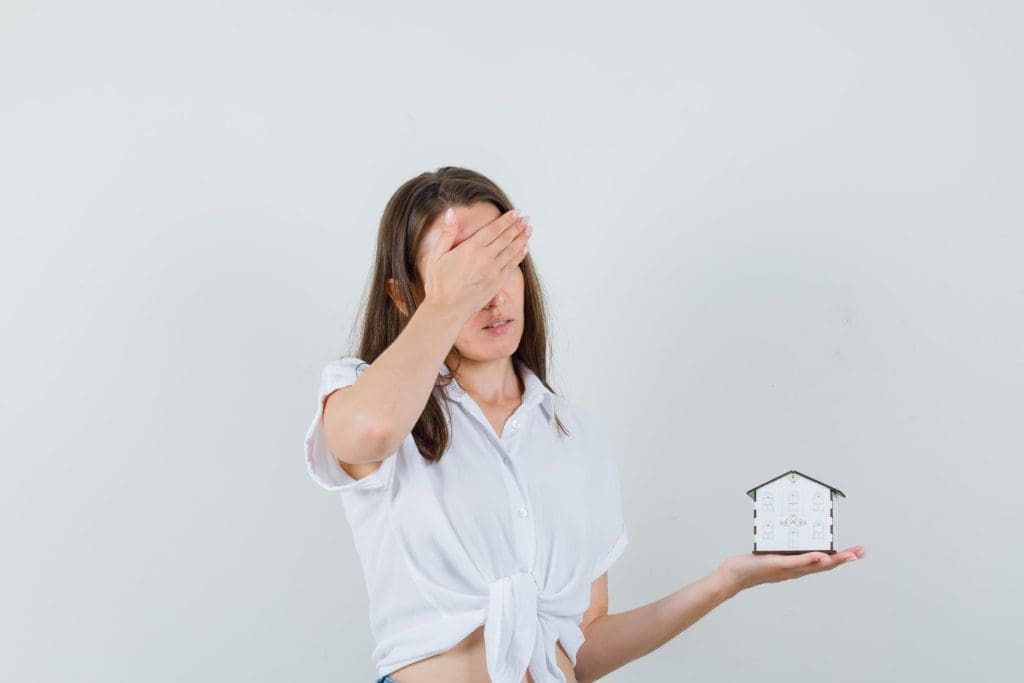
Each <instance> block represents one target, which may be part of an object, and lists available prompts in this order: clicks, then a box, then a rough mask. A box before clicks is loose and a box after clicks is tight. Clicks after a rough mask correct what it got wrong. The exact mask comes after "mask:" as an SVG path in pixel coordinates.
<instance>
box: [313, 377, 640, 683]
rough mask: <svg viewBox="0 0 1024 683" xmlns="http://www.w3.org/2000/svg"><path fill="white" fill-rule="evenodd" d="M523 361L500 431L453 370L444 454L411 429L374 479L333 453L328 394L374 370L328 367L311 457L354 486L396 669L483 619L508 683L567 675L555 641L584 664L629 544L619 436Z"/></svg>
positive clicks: (382, 649)
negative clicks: (420, 442)
mask: <svg viewBox="0 0 1024 683" xmlns="http://www.w3.org/2000/svg"><path fill="white" fill-rule="evenodd" d="M513 360H514V363H515V368H516V371H517V372H518V373H519V376H520V378H521V379H522V381H523V387H524V392H523V396H522V401H521V404H520V405H519V407H518V408H517V409H516V410H515V411H514V412H513V413H512V415H510V416H509V417H508V419H507V420H506V422H505V423H504V425H503V427H502V429H501V431H500V432H498V431H497V430H496V429H495V428H494V426H493V425H492V424H491V423H490V421H489V420H488V419H487V417H486V415H485V414H484V413H483V411H482V410H481V408H480V406H479V405H478V404H477V403H476V401H474V399H473V398H472V396H470V395H469V394H468V393H467V392H466V391H465V390H464V389H463V388H462V387H460V386H459V385H458V382H457V381H456V380H455V379H454V377H453V378H452V381H451V383H450V384H449V385H447V386H446V387H444V388H443V389H442V390H441V391H440V393H441V395H442V397H443V400H442V404H443V407H444V408H445V412H446V414H447V416H448V417H449V418H450V421H449V438H450V441H449V444H448V447H447V448H446V450H445V451H444V454H443V455H442V457H441V459H440V460H438V461H437V462H435V463H430V462H428V461H427V460H426V459H425V458H423V456H422V455H421V454H420V453H419V450H418V449H417V448H416V445H415V442H414V440H413V438H412V434H411V433H410V434H408V435H407V436H406V437H405V439H404V441H403V442H402V444H401V446H400V447H399V448H398V450H397V451H395V452H394V453H392V454H390V455H388V456H387V457H385V458H384V459H383V460H382V461H381V465H380V467H379V468H378V469H377V470H376V471H374V472H373V473H372V474H370V475H367V476H364V477H360V478H359V479H355V478H353V477H351V476H350V475H349V474H348V473H347V472H346V471H345V470H344V469H342V468H341V466H340V464H339V462H338V460H339V458H340V459H341V460H344V454H337V456H336V455H335V454H333V453H331V452H330V450H329V449H328V448H327V445H326V440H325V437H324V425H323V402H324V400H325V399H326V398H327V396H329V395H330V393H332V392H333V391H334V390H336V389H339V388H343V387H346V386H350V385H352V384H354V383H355V382H356V381H357V380H358V378H359V376H361V375H362V373H363V372H365V371H366V370H367V369H368V368H369V367H370V366H369V364H368V363H366V362H365V361H362V360H361V359H358V358H354V357H345V358H341V359H338V360H335V361H332V362H330V363H328V364H327V366H326V367H325V368H324V370H323V373H322V375H321V381H320V390H319V398H318V403H317V410H316V414H315V416H314V419H313V422H312V423H311V424H310V426H309V429H308V430H307V433H306V440H305V452H306V465H307V469H308V471H309V474H310V475H311V476H312V478H313V479H314V481H316V482H317V483H318V484H319V485H320V486H322V487H323V488H325V489H327V490H328V491H331V492H334V493H337V494H338V495H339V496H340V499H341V502H342V506H343V509H344V514H345V517H346V519H347V521H348V523H349V526H350V527H351V529H352V537H353V541H354V543H355V548H356V552H357V554H358V555H359V558H360V562H361V565H362V569H363V575H364V578H365V582H366V586H367V591H368V596H369V622H370V628H371V630H372V632H373V635H374V639H375V641H376V643H377V645H376V647H375V648H374V651H373V655H372V658H373V661H374V663H375V665H376V667H377V671H378V674H379V675H381V676H383V675H386V674H389V673H392V672H394V671H397V670H398V669H401V668H402V667H404V666H407V665H409V664H412V663H414V662H416V661H419V660H421V659H425V658H427V657H430V656H433V655H436V654H439V653H441V652H445V651H447V650H449V649H451V648H452V647H454V646H455V645H457V644H458V643H459V642H460V641H461V640H462V639H464V638H465V637H466V636H467V635H469V634H470V633H471V632H472V631H474V630H475V629H476V628H478V627H479V626H480V625H481V624H482V625H483V636H484V649H485V652H486V658H487V671H488V674H489V675H490V677H491V680H493V681H495V683H522V680H523V678H524V676H525V673H526V671H527V670H529V671H530V673H531V675H532V677H533V679H534V681H535V683H565V676H564V675H563V673H562V671H561V669H559V667H558V658H557V651H556V643H560V644H561V646H562V649H564V650H565V652H566V654H567V655H568V657H569V659H570V661H571V662H572V665H573V666H574V667H575V666H576V653H577V652H578V650H579V648H580V646H581V645H582V644H583V642H584V640H585V634H584V632H583V631H582V630H581V629H580V623H581V621H582V618H583V613H584V612H585V611H586V609H587V607H588V606H589V603H590V592H591V584H592V583H593V582H594V581H595V580H596V579H598V578H599V577H600V576H601V575H602V574H603V573H604V572H606V571H607V570H608V568H609V567H610V566H611V565H612V564H613V563H614V562H615V560H616V559H617V558H618V557H619V556H620V555H621V554H622V552H623V550H624V549H625V547H626V545H627V543H628V536H627V533H626V527H625V522H624V518H623V514H622V501H621V496H620V491H619V478H618V469H617V466H616V464H615V459H614V457H613V455H612V452H611V448H610V440H609V438H608V432H607V431H606V430H605V428H604V426H603V425H602V424H601V422H600V421H599V420H598V419H596V417H595V416H594V415H593V414H592V413H590V412H589V411H588V410H586V409H585V408H583V407H582V406H580V405H578V404H576V403H574V402H571V401H568V400H567V399H565V398H564V397H562V396H559V395H556V394H554V393H552V392H551V391H550V390H548V388H547V387H546V386H545V385H544V383H543V382H542V381H541V380H540V378H539V377H537V376H536V374H535V373H533V371H532V370H531V369H530V368H528V367H527V366H526V365H525V364H523V363H521V362H520V361H518V360H517V359H513ZM439 373H440V374H443V375H449V374H450V372H449V369H448V366H447V365H446V364H444V363H442V364H441V366H440V368H439ZM556 414H557V416H558V418H559V420H560V421H561V422H562V423H563V424H564V425H565V426H566V428H567V430H568V431H569V435H565V434H563V433H561V432H560V431H559V430H558V428H557V423H556V422H555V419H554V418H555V416H556Z"/></svg>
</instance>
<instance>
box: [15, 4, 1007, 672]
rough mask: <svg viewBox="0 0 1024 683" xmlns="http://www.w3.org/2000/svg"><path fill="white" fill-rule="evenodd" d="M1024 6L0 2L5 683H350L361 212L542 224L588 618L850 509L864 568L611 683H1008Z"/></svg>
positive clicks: (725, 612) (366, 640) (842, 571)
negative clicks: (776, 486) (813, 502)
mask: <svg viewBox="0 0 1024 683" xmlns="http://www.w3.org/2000/svg"><path fill="white" fill-rule="evenodd" d="M1022 20H1024V10H1022V9H1021V6H1020V5H1019V4H1018V3H1013V2H977V1H972V2H941V3H939V2H893V1H892V0H888V1H886V2H858V3H852V2H851V3H822V2H775V3H763V2H721V1H718V2H713V3H712V2H706V3H682V4H680V3H652V2H630V3H618V4H595V3H582V2H579V3H572V4H565V3H553V4H536V5H534V4H530V3H503V4H485V3H479V2H477V3H470V2H466V3H447V2H430V3H426V2H420V3H402V4H394V3H391V4H379V5H373V4H372V3H359V4H358V5H357V4H356V3H346V2H326V1H323V2H306V1H302V0H287V1H284V0H282V1H279V2H267V1H261V2H252V1H250V2H209V1H205V2H194V1H193V2H185V1H180V0H179V1H177V2H162V3H153V2H147V3H139V2H128V1H124V2H109V1H105V0H98V1H97V2H91V3H70V2H68V3H50V2H21V1H13V0H3V2H2V3H0V100H2V106H0V212H2V213H0V228H2V237H3V240H2V248H0V297H2V301H0V329H2V332H3V334H2V343H3V348H2V351H3V353H2V354H0V363H2V386H3V392H2V396H3V398H2V400H3V405H2V408H3V410H2V411H0V414H2V417H0V420H2V435H0V438H2V442H0V448H2V459H0V605H2V608H0V642H2V643H3V645H2V651H3V652H2V655H0V679H3V680H5V681H18V682H19V683H20V682H29V681H46V682H50V681H54V682H56V681H75V682H76V683H92V682H96V683H100V682H102V683H111V682H113V681H148V682H150V683H162V682H171V681H173V682H178V681H218V682H221V681H247V682H248V681H259V682H263V681H266V682H285V681H300V680H301V681H307V682H310V683H312V682H314V681H323V682H327V681H345V682H348V681H353V682H355V683H359V682H366V683H368V682H369V681H371V680H373V679H374V678H375V675H376V672H375V671H374V669H373V666H372V662H371V660H370V652H371V650H372V648H373V645H374V643H373V640H372V637H371V634H370V631H369V626H368V621H367V601H366V592H365V585H364V582H363V577H362V574H361V569H360V566H359V562H358V558H357V556H356V555H355V553H354V550H353V546H352V538H351V532H350V530H349V528H348V526H347V522H346V520H345V518H344V516H343V509H342V506H341V501H340V499H339V498H338V497H337V496H336V495H334V494H330V493H328V492H325V491H323V490H321V489H319V488H317V487H316V485H315V484H314V483H313V481H312V480H311V479H309V478H308V476H307V473H306V469H305V464H304V462H303V457H302V447H301V442H302V437H303V436H304V433H305V431H306V428H307V426H308V425H309V422H310V420H311V419H312V417H313V413H314V410H315V401H316V397H315V393H316V388H317V383H318V379H319V373H320V370H321V368H322V367H323V365H324V364H325V363H327V362H329V361H330V360H331V359H333V358H336V357H338V356H340V355H343V354H345V353H348V352H349V351H351V350H352V348H353V346H354V343H355V341H356V340H355V337H354V334H353V330H354V329H355V325H356V322H357V318H356V316H357V313H358V309H359V305H360V302H361V300H362V298H363V297H364V296H365V294H366V287H367V281H368V277H369V273H370V266H371V263H372V257H373V250H374V240H375V237H376V230H377V225H378V221H379V219H380V215H381V211H382V210H383V208H384V205H385V203H386V201H387V200H388V198H389V197H390V196H391V194H392V193H393V192H394V191H395V189H397V187H398V186H399V185H400V184H401V183H402V182H404V181H405V180H407V179H408V178H410V177H412V176H414V175H416V174H418V173H420V172H422V171H426V170H432V169H435V168H437V167H440V166H445V165H457V166H465V167H468V168H472V169H474V170H477V171H480V172H482V173H484V174H485V175H488V176H489V177H491V178H492V179H494V180H495V181H496V182H497V183H498V184H499V185H501V186H502V187H503V188H504V189H505V190H506V191H507V192H508V193H509V195H510V196H511V198H512V200H513V202H514V203H515V204H516V206H518V207H520V208H522V209H523V210H524V211H525V212H526V213H528V214H529V215H530V216H531V217H532V218H533V222H534V224H535V226H536V227H535V234H534V237H533V238H532V241H531V245H532V253H533V255H534V259H535V261H536V264H537V267H538V268H539V271H540V276H541V278H542V282H543V284H544V287H545V292H546V294H547V295H548V297H549V303H550V306H551V311H552V317H551V321H550V322H551V325H552V343H553V350H554V353H553V359H552V361H553V362H552V372H551V378H552V383H553V385H554V387H555V388H556V390H557V391H558V392H559V393H561V394H563V395H564V396H566V397H567V398H569V399H570V400H574V401H578V402H579V403H581V404H582V405H585V406H587V407H589V408H591V409H592V410H594V411H596V412H597V413H598V414H599V415H600V416H601V417H602V418H603V419H604V420H606V421H607V425H608V427H609V429H610V432H611V435H612V438H613V440H614V442H615V444H614V445H615V448H616V453H617V457H618V463H619V466H620V469H621V473H622V476H621V481H622V489H623V500H624V506H625V513H626V519H627V525H628V528H629V531H630V538H631V543H630V545H629V547H628V549H627V550H626V552H625V554H624V555H623V556H622V558H621V559H620V560H619V562H618V563H617V564H616V565H615V566H614V567H613V569H612V570H611V573H610V601H611V605H610V609H611V611H612V612H621V611H625V610H628V609H632V608H634V607H638V606H641V605H643V604H646V603H648V602H651V601H654V600H657V599H659V598H662V597H664V596H665V595H668V594H669V593H671V592H672V591H674V590H677V589H678V588H680V587H682V586H684V585H686V584H688V583H690V582H691V581H694V580H696V579H698V578H699V577H701V576H703V575H705V574H706V573H708V572H710V571H711V570H713V569H714V568H715V567H716V566H717V565H718V564H719V563H720V562H721V561H722V560H723V559H725V558H726V557H728V556H730V555H733V554H739V553H745V552H749V551H750V549H751V547H752V538H751V532H752V528H751V514H752V513H751V506H752V501H751V500H750V498H748V497H747V496H746V495H745V492H746V490H747V489H748V488H750V487H752V486H754V485H756V484H759V483H761V482H763V481H765V480H766V479H768V478H771V477H773V476H775V475H777V474H780V473H782V472H784V471H786V470H788V469H790V468H796V469H798V470H800V471H802V472H805V473H807V474H809V475H810V476H813V477H815V478H818V479H821V480H822V481H825V482H827V483H829V484H832V485H833V486H835V487H837V488H839V489H842V490H843V491H844V492H845V493H846V495H847V498H846V500H844V501H842V503H843V505H842V507H841V509H839V510H838V515H839V516H840V517H841V518H838V519H837V525H836V526H837V536H838V538H837V543H838V545H839V547H841V548H842V547H846V546H848V545H853V544H863V545H864V546H866V548H867V553H868V554H867V557H866V558H865V559H864V560H863V561H861V562H856V563H854V564H852V565H849V566H847V567H841V568H839V569H837V570H836V571H832V572H826V573H822V574H816V575H812V576H809V577H806V578H804V579H800V580H797V581H789V582H784V583H777V584H770V585H763V586H758V587H756V588H754V589H752V590H750V591H747V592H744V593H741V594H740V595H738V596H737V597H736V598H734V599H733V600H731V601H729V602H727V603H725V604H724V605H722V606H721V607H719V608H718V609H717V610H715V611H713V612H712V613H710V614H709V615H708V616H707V617H705V618H704V619H703V620H701V621H699V622H697V623H696V624H695V625H694V626H693V627H691V628H690V629H688V630H686V631H684V632H683V633H682V634H680V635H679V636H677V637H676V638H674V639H672V640H671V641H669V642H667V643H666V644H665V645H664V646H662V647H661V648H659V649H657V650H655V651H653V652H651V653H650V654H648V655H647V656H645V657H643V658H641V659H639V660H636V661H634V662H632V663H630V664H628V665H627V666H625V667H624V668H622V669H620V670H619V671H617V672H615V673H613V674H611V675H609V676H608V677H607V679H606V680H608V681H612V682H614V683H631V682H633V681H647V680H664V681H749V680H755V679H756V680H759V681H770V682H775V681H780V682H781V681H790V680H808V679H811V678H814V679H816V680H828V681H834V682H847V681H849V682H853V681H864V680H872V681H897V680H929V681H961V680H964V679H966V678H968V677H970V678H971V679H972V680H984V681H1009V680H1011V678H1012V677H1013V676H1014V675H1015V674H1017V675H1019V671H1020V665H1021V663H1022V655H1021V654H1020V650H1019V637H1020V627H1019V617H1020V608H1021V605H1022V603H1024V600H1022V598H1024V596H1022V589H1021V584H1020V581H1019V577H1020V572H1021V566H1022V559H1024V557H1022V552H1021V549H1020V548H1021V538H1020V535H1019V529H1020V524H1019V521H1018V518H1019V515H1020V484H1021V477H1022V474H1024V472H1022V465H1021V458H1022V456H1024V435H1022V414H1024V410H1022V409H1024V399H1022V392H1024V361H1022V358H1024V322H1022V314H1024V275H1022V268H1021V261H1022V257H1024V236H1022V228H1024V220H1022V219H1024V210H1022V208H1021V189H1022V186H1024V165H1022V154H1024V136H1022V132H1021V121H1022V120H1024V106H1022V104H1024V100H1022V94H1024V82H1022V79H1021V70H1022V67H1024V48H1022V43H1021V41H1020V35H1021V32H1022V28H1024V26H1022V23H1024V22H1022Z"/></svg>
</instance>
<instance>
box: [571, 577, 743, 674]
mask: <svg viewBox="0 0 1024 683" xmlns="http://www.w3.org/2000/svg"><path fill="white" fill-rule="evenodd" d="M738 592H739V590H738V589H737V588H736V587H735V586H734V584H733V583H732V582H731V581H729V580H728V579H727V578H726V577H725V576H724V575H723V574H722V573H721V572H719V571H715V572H712V573H711V574H708V575H707V576H705V577H704V578H702V579H699V580H697V581H694V582H693V583H691V584H689V585H687V586H683V587H682V588H680V589H679V590H677V591H675V592H674V593H671V594H669V595H666V596H665V597H663V598H661V599H660V600H657V601H655V602H652V603H649V604H647V605H643V606H642V607H637V608H635V609H631V610H629V611H628V612H619V613H616V614H605V615H602V616H600V617H598V618H597V619H595V620H594V621H592V622H591V623H590V624H589V625H588V626H587V628H586V630H585V631H584V635H585V637H586V641H585V642H584V643H583V645H581V646H580V649H579V651H578V652H577V653H576V669H575V671H576V680H577V681H578V682H579V683H593V681H596V680H598V679H599V678H601V677H602V676H605V675H607V674H609V673H610V672H612V671H615V670H616V669H618V668H619V667H621V666H623V665H625V664H627V663H628V662H631V661H633V660H634V659H639V658H640V657H643V656H644V655H646V654H648V653H650V652H653V651H654V650H656V649H658V648H659V647H661V646H662V645H664V644H665V643H667V642H668V641H670V640H671V639H672V638H674V637H675V636H677V635H678V634H680V633H682V632H683V631H684V630H685V629H687V628H688V627H689V626H691V625H692V624H693V623H694V622H696V621H697V620H698V619H700V618H701V617H703V616H704V615H705V614H707V613H708V612H710V611H711V610H713V609H714V608H715V607H717V606H718V605H720V604H722V603H723V602H725V601H726V600H728V599H729V598H731V597H733V596H734V595H736V593H738Z"/></svg>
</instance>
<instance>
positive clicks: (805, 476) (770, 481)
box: [747, 470, 846, 500]
mask: <svg viewBox="0 0 1024 683" xmlns="http://www.w3.org/2000/svg"><path fill="white" fill-rule="evenodd" d="M793 473H796V474H799V475H800V476H801V477H804V478H805V479H810V480H811V481H815V482H818V483H819V484H821V485H822V486H827V487H828V488H829V489H831V490H832V492H833V493H838V494H839V495H840V496H842V497H843V498H846V494H845V493H843V492H842V491H840V490H839V489H837V488H836V487H835V486H832V485H831V484H826V483H825V482H823V481H818V480H817V479H815V478H814V477H808V476H807V475H806V474H804V473H803V472H797V471H796V470H789V471H788V472H783V473H782V474H780V475H779V476H777V477H772V478H771V479H769V480H768V481H766V482H764V483H763V484H758V485H757V486H755V487H754V488H752V489H750V490H749V491H747V495H748V496H750V497H751V498H754V491H756V490H758V489H759V488H761V487H762V486H764V485H765V484H770V483H772V482H773V481H775V480H776V479H782V478H783V477H785V476H786V475H789V474H793ZM754 500H757V498H754Z"/></svg>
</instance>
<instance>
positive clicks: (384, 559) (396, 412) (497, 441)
mask: <svg viewBox="0 0 1024 683" xmlns="http://www.w3.org/2000/svg"><path fill="white" fill-rule="evenodd" d="M531 233H532V227H531V226H529V221H528V218H527V217H525V216H522V215H520V213H519V212H518V211H516V210H513V209H512V202H511V201H510V200H509V198H508V197H507V196H506V195H505V193H504V192H502V191H501V189H499V188H498V186H497V185H495V184H494V183H493V182H491V181H490V180H489V179H487V178H485V177H484V176H482V175H480V174H479V173H476V172H473V171H471V170H467V169H463V168H456V167H445V168H441V169H438V170H437V171H436V172H433V173H423V174H421V175H419V176H417V177H415V178H412V179H411V180H409V181H408V182H406V183H405V184H403V185H402V186H401V187H400V188H399V189H398V190H397V191H396V192H395V194H394V196H392V197H391V199H390V201H389V202H388V205H387V207H386V209H385V211H384V215H383V217H382V219H381V223H380V228H379V232H378V235H377V250H376V263H375V265H374V271H373V276H372V281H371V288H370V291H369V295H368V296H369V298H368V302H367V310H366V314H365V317H364V318H363V327H362V338H361V343H360V345H359V349H358V352H357V353H356V354H355V355H349V356H344V357H342V358H340V359H337V360H334V361H332V362H330V363H328V364H327V366H326V367H325V368H324V370H323V374H322V376H321V383H320V390H319V398H318V402H317V410H316V415H315V416H314V418H313V422H312V424H311V425H310V427H309V430H308V431H307V433H306V439H305V448H306V463H307V466H308V468H309V472H310V475H311V476H312V477H313V478H314V479H315V480H316V482H317V483H319V484H320V485H321V486H323V487H324V488H326V489H328V490H330V491H334V492H337V493H338V494H339V495H340V497H341V500H342V502H343V505H344V509H345V514H346V517H347V519H348V522H349V524H350V526H351V528H352V534H353V538H354V541H355V545H356V550H357V552H358V554H359V557H360V561H361V564H362V569H363V573H364V577H365V583H366V587H367V590H368V593H369V603H370V610H369V611H370V614H369V616H370V625H371V629H372V631H373V635H374V638H375V640H376V643H377V646H376V648H375V649H374V651H373V661H374V663H375V665H376V667H377V671H378V674H379V675H380V678H379V679H377V683H437V682H438V681H443V682H444V683H484V682H485V681H492V682H493V683H523V682H524V681H525V682H526V683H566V682H572V681H577V682H579V683H590V682H591V681H595V680H597V679H599V678H600V677H602V676H604V675H605V674H607V673H608V672H610V671H614V670H615V669H618V668H619V667H621V666H623V665H624V664H626V663H627V662H629V661H632V660H634V659H636V658H638V657H642V656H643V655H645V654H647V653H649V652H651V651H653V650H655V649H656V648H658V647H660V646H661V645H663V644H665V643H666V642H667V641H669V640H670V639H671V638H673V637H674V636H675V635H677V634H678V633H680V632H681V631H683V630H684V629H685V628H687V627H688V626H690V625H691V624H693V623H694V622H695V621H697V620H698V619H700V618H701V617H702V616H704V615H705V614H707V613H708V612H709V611H710V610H711V609H713V608H714V607H715V606H717V605H719V604H721V603H722V602H723V601H725V600H727V599H729V598H730V597H732V596H734V595H736V594H737V593H738V592H740V591H741V590H743V589H745V588H750V587H751V586H755V585H758V584H761V583H766V582H776V581H782V580H785V579H791V578H795V577H798V576H804V575H806V574H810V573H813V572H819V571H824V570H827V569H832V568H834V567H836V566H838V565H839V564H842V563H844V562H848V561H850V560H853V559H857V557H861V556H863V548H862V547H861V546H854V547H853V548H849V549H847V550H845V551H843V552H842V553H839V554H834V555H829V554H827V553H823V552H812V553H805V554H802V555H793V556H786V555H753V554H747V555H739V556H736V557H731V558H729V559H727V560H725V561H724V562H723V563H722V564H721V565H720V566H719V567H718V568H717V569H716V570H715V571H714V572H712V573H711V574H709V575H708V576H706V577H704V578H702V579H700V580H698V581H696V582H694V583H692V584H690V585H688V586H685V587H683V588H680V589H679V590H677V591H676V592H674V593H672V594H670V595H668V596H665V597H664V598H662V599H660V600H658V601H656V602H653V603H650V604H648V605H644V606H642V607H638V608H635V609H633V610H630V611H628V612H623V613H619V614H608V580H607V571H608V569H609V567H610V566H611V565H612V563H614V562H615V560H616V559H617V558H618V557H619V556H620V555H621V554H622V552H623V550H624V549H625V547H626V545H627V543H628V536H627V533H626V526H625V523H624V516H623V512H622V505H621V497H620V494H619V477H618V470H617V465H616V461H615V458H614V456H613V454H612V453H611V451H610V449H609V439H608V432H607V430H606V429H605V427H604V425H603V424H602V423H601V422H600V420H598V419H597V417H596V416H595V415H594V414H592V413H590V412H589V411H588V410H586V409H585V408H583V407H582V406H580V405H578V404H576V403H574V402H571V401H569V400H567V399H566V398H565V397H562V396H560V395H558V394H557V393H555V392H554V391H553V390H552V389H551V387H550V386H549V384H548V382H547V371H548V356H547V335H546V330H547V321H546V318H545V306H544V300H543V296H542V292H541V288H540V284H539V281H538V278H537V274H536V272H535V271H534V268H533V262H532V260H531V259H530V258H529V256H528V250H529V246H528V241H529V238H530V235H531Z"/></svg>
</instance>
